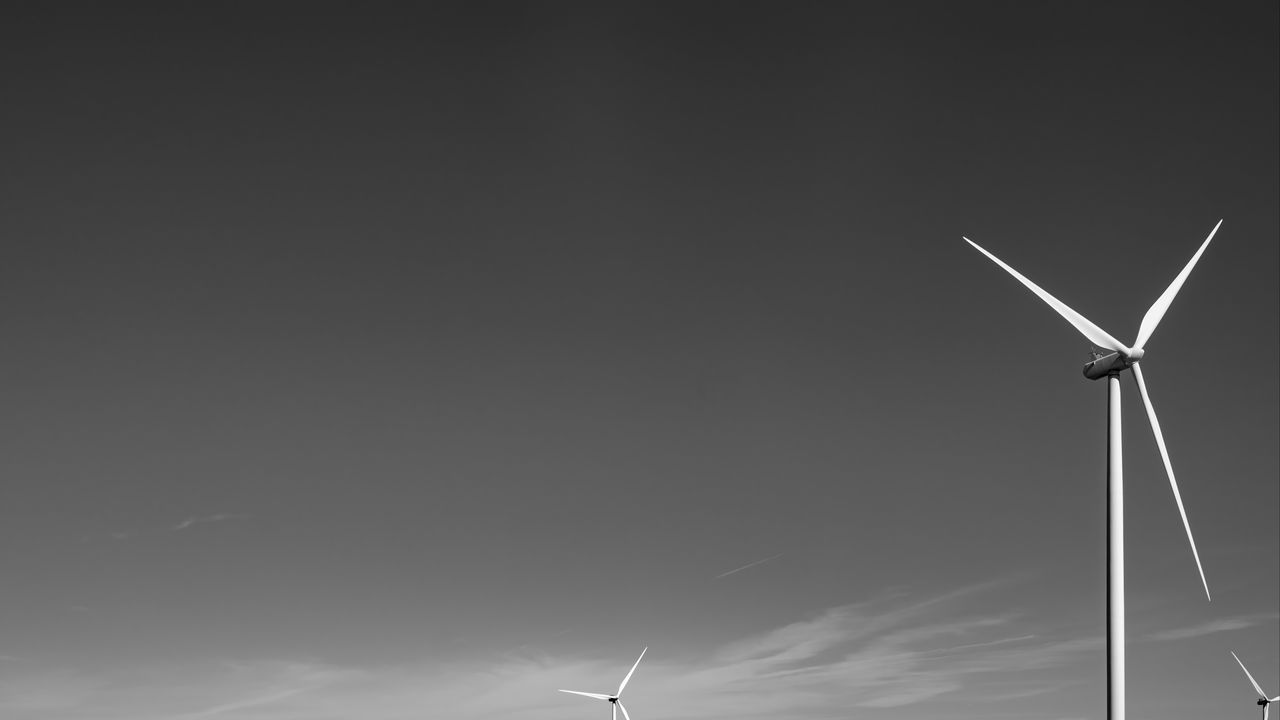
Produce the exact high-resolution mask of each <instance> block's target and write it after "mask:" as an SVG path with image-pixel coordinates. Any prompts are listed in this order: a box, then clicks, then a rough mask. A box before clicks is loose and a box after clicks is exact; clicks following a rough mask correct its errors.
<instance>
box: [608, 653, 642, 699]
mask: <svg viewBox="0 0 1280 720" xmlns="http://www.w3.org/2000/svg"><path fill="white" fill-rule="evenodd" d="M647 652H649V648H645V649H643V650H641V651H640V657H638V658H636V664H635V665H632V666H631V672H629V673H627V676H626V677H624V678H622V684H621V685H619V686H618V692H617V693H616V695H621V694H622V688H624V687H626V686H627V681H628V680H630V679H631V673H634V672H635V671H636V668H637V667H638V666H639V665H640V661H641V660H643V659H644V654H645V653H647Z"/></svg>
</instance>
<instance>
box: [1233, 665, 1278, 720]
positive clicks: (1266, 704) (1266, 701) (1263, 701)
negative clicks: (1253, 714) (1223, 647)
mask: <svg viewBox="0 0 1280 720" xmlns="http://www.w3.org/2000/svg"><path fill="white" fill-rule="evenodd" d="M1231 657H1233V658H1235V659H1236V663H1238V664H1239V665H1240V669H1241V670H1243V671H1244V675H1245V677H1247V678H1249V682H1251V683H1253V689H1254V690H1257V691H1258V704H1259V705H1261V706H1262V720H1267V718H1268V717H1269V716H1270V714H1271V703H1273V702H1280V695H1277V696H1275V697H1273V698H1268V697H1267V694H1266V693H1264V692H1262V688H1261V687H1260V686H1259V685H1258V681H1257V680H1254V679H1253V676H1252V675H1250V674H1249V668H1247V667H1245V666H1244V663H1242V662H1240V656H1239V655H1236V653H1235V651H1234V650H1233V651H1232V652H1231Z"/></svg>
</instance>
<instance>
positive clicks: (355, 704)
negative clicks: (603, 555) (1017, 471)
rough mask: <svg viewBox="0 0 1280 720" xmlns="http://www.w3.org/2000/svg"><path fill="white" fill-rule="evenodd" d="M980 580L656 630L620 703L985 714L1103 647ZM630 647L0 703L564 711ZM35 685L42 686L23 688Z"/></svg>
mask: <svg viewBox="0 0 1280 720" xmlns="http://www.w3.org/2000/svg"><path fill="white" fill-rule="evenodd" d="M981 592H982V591H981V589H979V588H967V589H965V590H962V591H958V592H955V593H950V594H947V595H943V596H937V597H932V598H926V599H923V600H917V601H915V602H906V601H905V600H907V598H904V597H902V596H897V597H894V598H891V599H888V598H884V599H880V600H877V601H875V602H870V603H859V604H850V605H841V606H837V607H832V608H828V609H826V610H823V611H821V612H818V613H815V614H813V615H811V616H809V617H807V618H801V619H798V620H796V621H794V622H791V623H788V624H786V625H782V626H780V627H774V628H770V629H766V630H763V631H760V632H757V633H755V634H752V635H749V636H746V637H741V638H738V639H735V640H732V641H729V642H725V643H722V644H720V645H718V646H716V647H713V648H710V649H708V650H706V651H704V652H700V653H696V654H677V653H676V652H674V651H671V650H670V649H667V650H664V648H662V647H661V645H660V644H659V643H660V641H657V640H655V641H654V642H651V644H652V645H653V647H652V648H651V650H650V652H649V654H648V655H647V656H646V658H645V661H644V663H643V664H642V665H641V666H640V668H639V670H638V671H637V674H636V676H635V678H634V679H633V681H632V683H631V685H629V686H628V689H627V693H628V696H629V697H630V702H629V703H628V705H629V709H631V710H632V712H633V714H635V713H638V712H643V713H645V715H643V717H662V718H666V719H667V720H712V719H713V718H724V717H739V718H759V719H762V720H763V719H764V718H768V719H770V720H827V719H829V718H834V717H849V716H851V712H852V711H853V710H854V709H855V708H867V709H871V708H907V707H909V706H917V707H918V710H919V713H920V714H919V715H918V716H921V717H923V716H928V717H936V718H945V717H957V718H958V717H970V718H971V717H978V716H994V713H984V709H986V710H995V709H999V708H1002V707H1003V708H1005V709H1010V710H1012V709H1013V708H1012V707H1011V706H1009V705H1001V703H1009V702H1015V703H1016V702H1017V700H1016V698H1026V697H1030V696H1039V698H1040V699H1038V700H1037V701H1036V702H1037V703H1040V702H1041V701H1042V700H1043V699H1044V698H1046V697H1052V696H1051V695H1050V693H1053V692H1054V691H1055V690H1058V689H1060V688H1062V687H1063V682H1062V679H1061V678H1060V677H1058V675H1057V673H1058V672H1059V671H1060V670H1061V669H1062V667H1063V666H1064V665H1068V664H1071V663H1080V662H1083V661H1084V660H1086V659H1088V658H1090V657H1091V656H1093V655H1096V654H1097V653H1098V652H1100V650H1101V647H1102V640H1101V638H1100V637H1083V638H1082V637H1073V636H1069V635H1068V636H1063V635H1060V634H1057V635H1056V634H1054V633H1048V632H1044V629H1043V628H1034V629H1035V630H1037V631H1038V632H1027V630H1030V629H1033V628H1029V627H1026V623H1025V621H1024V620H1022V619H1021V618H1019V617H1017V616H1016V614H1014V613H1012V612H997V613H992V612H973V611H970V610H966V606H967V605H972V604H974V603H973V602H971V601H973V600H974V599H975V597H976V596H977V595H978V594H980V593H981ZM630 661H631V655H630V651H629V650H628V651H627V652H619V653H616V654H611V655H610V656H609V657H607V658H600V657H599V656H598V655H593V656H582V655H578V656H574V655H560V656H550V655H545V654H538V655H534V656H530V655H522V656H505V657H502V658H500V659H498V660H496V661H493V662H477V661H475V660H460V659H459V660H453V661H450V660H444V659H435V660H423V661H421V662H418V663H405V664H399V665H395V666H387V667H343V666H338V665H332V664H326V663H321V662H314V661H309V662H270V663H268V662H257V663H243V664H238V665H227V666H219V667H217V668H209V667H204V668H198V669H193V668H187V669H185V670H178V669H174V668H171V667H164V668H162V669H159V670H155V671H153V672H152V673H150V674H149V675H148V676H147V679H145V680H140V679H139V677H140V675H141V673H139V671H137V670H136V669H134V670H132V671H131V672H130V674H129V675H128V676H127V677H126V676H122V675H116V676H104V677H101V678H84V677H81V676H73V677H70V678H68V677H62V676H55V677H54V679H53V681H49V682H45V683H43V684H41V683H33V682H30V680H31V677H30V676H29V673H27V676H25V677H22V678H17V679H16V680H15V682H12V683H10V684H9V685H7V686H4V685H0V716H3V717H5V718H13V719H14V720H28V718H30V719H32V720H35V719H36V718H44V717H46V715H39V714H38V713H37V712H35V711H34V710H33V708H49V707H56V708H57V709H58V717H60V718H65V719H66V720H90V719H92V720H125V718H128V719H129V720H203V719H206V718H208V719H211V720H213V719H216V720H304V719H306V720H339V719H340V718H352V717H359V718H362V719H363V720H420V718H422V717H448V718H453V719H454V720H499V719H502V720H505V719H506V718H510V717H520V718H522V719H523V720H564V718H566V717H569V716H571V715H572V716H575V717H576V716H583V717H588V716H589V712H590V710H592V708H590V707H589V706H588V707H582V706H580V705H579V704H578V702H579V701H582V702H586V701H585V700H584V699H583V698H575V697H572V696H568V695H561V694H559V693H556V692H555V690H556V688H562V687H569V688H580V689H585V690H593V689H601V688H603V689H606V690H607V689H609V687H611V686H612V684H613V683H616V682H617V680H618V678H619V676H620V675H621V673H623V672H625V670H626V666H627V664H628V663H629V662H630ZM1046 671H1047V672H1046ZM1050 673H1052V674H1050ZM601 679H604V680H603V682H604V684H603V685H600V687H599V688H597V687H596V686H597V685H598V684H599V683H600V682H601ZM33 687H42V688H44V689H43V690H41V691H40V695H39V696H35V695H33V694H32V691H31V690H30V688H33ZM1037 707H1040V705H1039V704H1037ZM1071 710H1072V708H1071V707H1070V706H1069V705H1068V706H1064V707H1061V708H1059V709H1058V710H1057V714H1058V715H1064V714H1067V713H1070V712H1071ZM41 711H43V710H41ZM24 712H25V714H24ZM868 712H872V711H871V710H868ZM1045 712H1046V713H1049V712H1053V710H1052V709H1050V708H1045ZM948 713H954V714H952V715H948ZM1006 714H1007V713H1006ZM1014 714H1016V712H1015V713H1014ZM904 717H911V715H909V714H908V715H906V716H904ZM1042 717H1050V715H1042Z"/></svg>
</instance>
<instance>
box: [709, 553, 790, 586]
mask: <svg viewBox="0 0 1280 720" xmlns="http://www.w3.org/2000/svg"><path fill="white" fill-rule="evenodd" d="M780 557H782V553H778V554H777V555H771V556H769V557H767V558H764V559H763V560H756V561H755V562H749V563H747V564H746V565H743V566H742V567H738V568H734V569H732V570H730V571H728V572H722V573H720V574H719V575H717V576H715V577H713V578H711V579H712V580H719V579H720V578H723V577H729V576H730V575H733V574H735V573H740V572H742V571H743V570H747V569H750V568H753V567H755V566H757V565H763V564H765V563H767V562H769V561H770V560H777V559H778V558H780Z"/></svg>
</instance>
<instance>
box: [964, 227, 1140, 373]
mask: <svg viewBox="0 0 1280 720" xmlns="http://www.w3.org/2000/svg"><path fill="white" fill-rule="evenodd" d="M964 241H965V242H967V243H969V244H970V245H972V246H974V247H975V248H977V249H978V252H980V253H982V254H983V255H986V256H987V257H989V258H991V260H992V261H993V262H995V264H997V265H999V266H1000V267H1002V268H1004V269H1005V271H1007V272H1008V273H1009V274H1010V275H1012V276H1014V277H1015V278H1017V279H1018V281H1019V282H1021V283H1022V284H1023V285H1026V286H1027V289H1028V290H1030V291H1031V292H1033V293H1035V294H1036V295H1038V296H1040V299H1041V300H1043V301H1045V302H1046V303H1048V304H1049V307H1051V308H1053V309H1054V310H1057V311H1058V314H1059V315H1061V316H1062V317H1063V319H1065V320H1066V321H1067V322H1069V323H1071V325H1072V327H1074V328H1075V329H1076V330H1079V331H1080V333H1081V334H1082V335H1084V336H1085V337H1086V338H1088V339H1089V342H1091V343H1093V344H1094V345H1097V346H1098V347H1103V348H1106V349H1108V350H1115V351H1118V352H1121V353H1124V354H1125V355H1126V356H1127V355H1128V354H1129V348H1127V347H1125V345H1124V343H1122V342H1120V341H1119V340H1117V339H1115V338H1113V337H1111V336H1110V335H1108V334H1107V331H1106V330H1103V329H1102V328H1100V327H1098V326H1097V325H1094V324H1093V323H1091V322H1089V319H1088V318H1086V317H1085V316H1083V315H1081V314H1080V313H1078V312H1076V311H1075V310H1072V309H1071V308H1069V307H1067V306H1066V304H1065V303H1063V302H1062V301H1061V300H1059V299H1058V298H1056V297H1054V296H1052V295H1050V294H1049V293H1047V292H1045V291H1044V290H1042V289H1041V288H1040V286H1039V285H1036V284H1035V283H1033V282H1031V281H1030V280H1028V279H1027V278H1025V277H1023V275H1022V274H1021V273H1019V272H1018V271H1017V270H1014V269H1013V268H1011V267H1009V266H1008V265H1006V264H1005V263H1004V262H1003V261H1002V260H1000V258H998V257H996V256H995V255H992V254H991V253H989V252H987V251H986V250H984V249H982V246H980V245H978V243H976V242H974V241H972V240H970V239H969V238H965V239H964Z"/></svg>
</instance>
